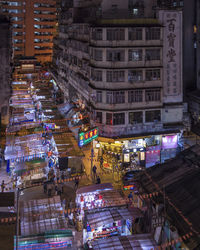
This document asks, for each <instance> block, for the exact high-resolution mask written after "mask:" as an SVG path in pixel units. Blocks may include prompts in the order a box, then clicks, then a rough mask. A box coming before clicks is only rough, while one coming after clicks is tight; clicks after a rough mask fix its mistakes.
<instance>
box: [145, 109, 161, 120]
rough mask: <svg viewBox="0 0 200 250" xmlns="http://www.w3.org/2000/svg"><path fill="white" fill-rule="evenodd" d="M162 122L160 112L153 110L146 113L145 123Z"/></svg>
mask: <svg viewBox="0 0 200 250" xmlns="http://www.w3.org/2000/svg"><path fill="white" fill-rule="evenodd" d="M160 120H161V113H160V110H151V111H146V112H145V121H146V122H156V121H160Z"/></svg>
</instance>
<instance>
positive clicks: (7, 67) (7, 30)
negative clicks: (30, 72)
mask: <svg viewBox="0 0 200 250" xmlns="http://www.w3.org/2000/svg"><path fill="white" fill-rule="evenodd" d="M0 34H1V39H0V118H1V119H0V123H1V122H2V124H4V125H5V124H7V123H8V121H9V98H10V94H11V85H10V82H11V57H12V46H11V39H12V35H11V23H10V21H9V20H8V18H6V17H5V16H3V15H0Z"/></svg>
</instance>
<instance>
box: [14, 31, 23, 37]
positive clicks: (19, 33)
mask: <svg viewBox="0 0 200 250" xmlns="http://www.w3.org/2000/svg"><path fill="white" fill-rule="evenodd" d="M22 35H23V33H22V32H13V36H22Z"/></svg>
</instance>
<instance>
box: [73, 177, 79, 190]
mask: <svg viewBox="0 0 200 250" xmlns="http://www.w3.org/2000/svg"><path fill="white" fill-rule="evenodd" d="M74 182H75V185H74V189H77V188H78V184H79V179H78V178H75V180H74Z"/></svg>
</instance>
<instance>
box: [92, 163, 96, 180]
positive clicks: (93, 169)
mask: <svg viewBox="0 0 200 250" xmlns="http://www.w3.org/2000/svg"><path fill="white" fill-rule="evenodd" d="M92 172H93V175H94V179H95V178H96V177H97V167H96V166H95V165H94V166H93V168H92Z"/></svg>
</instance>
